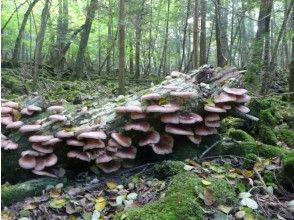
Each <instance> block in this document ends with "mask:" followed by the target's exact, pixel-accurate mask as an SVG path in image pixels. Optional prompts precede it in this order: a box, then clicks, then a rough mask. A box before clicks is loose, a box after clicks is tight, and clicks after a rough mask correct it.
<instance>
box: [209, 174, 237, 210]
mask: <svg viewBox="0 0 294 220" xmlns="http://www.w3.org/2000/svg"><path fill="white" fill-rule="evenodd" d="M210 181H211V182H212V184H211V189H212V191H213V197H214V205H232V204H234V203H235V202H236V201H237V200H236V199H237V197H236V192H235V189H234V188H233V187H232V186H230V185H229V184H228V182H227V181H226V180H222V179H212V178H211V179H210Z"/></svg>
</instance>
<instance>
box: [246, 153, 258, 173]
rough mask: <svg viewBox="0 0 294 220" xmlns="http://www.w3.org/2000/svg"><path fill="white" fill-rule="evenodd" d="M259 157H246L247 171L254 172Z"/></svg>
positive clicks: (250, 155) (251, 155)
mask: <svg viewBox="0 0 294 220" xmlns="http://www.w3.org/2000/svg"><path fill="white" fill-rule="evenodd" d="M257 160H258V157H257V155H256V154H247V155H246V156H245V160H244V164H243V165H244V168H245V169H249V170H252V169H253V167H254V164H255V163H256V162H257Z"/></svg>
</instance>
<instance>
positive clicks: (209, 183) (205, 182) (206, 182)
mask: <svg viewBox="0 0 294 220" xmlns="http://www.w3.org/2000/svg"><path fill="white" fill-rule="evenodd" d="M201 182H202V184H203V185H204V186H209V185H211V182H209V181H207V180H201Z"/></svg>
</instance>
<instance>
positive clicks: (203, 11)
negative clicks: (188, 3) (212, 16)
mask: <svg viewBox="0 0 294 220" xmlns="http://www.w3.org/2000/svg"><path fill="white" fill-rule="evenodd" d="M206 5H207V2H206V0H201V32H200V62H199V64H200V66H202V65H203V64H205V63H206V62H207V60H206Z"/></svg>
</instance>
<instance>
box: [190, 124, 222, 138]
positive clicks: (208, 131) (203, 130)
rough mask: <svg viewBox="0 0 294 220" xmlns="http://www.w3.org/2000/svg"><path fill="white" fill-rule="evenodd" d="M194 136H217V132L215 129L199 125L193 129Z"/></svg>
mask: <svg viewBox="0 0 294 220" xmlns="http://www.w3.org/2000/svg"><path fill="white" fill-rule="evenodd" d="M195 134H196V135H200V136H207V135H212V134H217V130H216V129H215V128H211V127H206V126H204V125H201V126H198V127H196V128H195Z"/></svg>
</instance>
